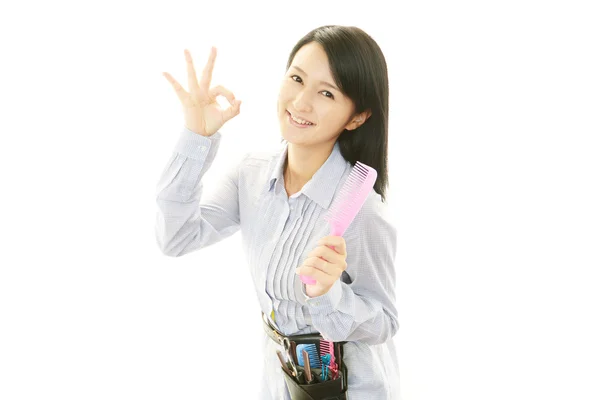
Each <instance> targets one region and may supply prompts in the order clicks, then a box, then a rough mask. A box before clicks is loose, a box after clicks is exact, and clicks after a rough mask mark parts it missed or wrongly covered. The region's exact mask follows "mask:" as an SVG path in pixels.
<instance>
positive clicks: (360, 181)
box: [325, 161, 377, 236]
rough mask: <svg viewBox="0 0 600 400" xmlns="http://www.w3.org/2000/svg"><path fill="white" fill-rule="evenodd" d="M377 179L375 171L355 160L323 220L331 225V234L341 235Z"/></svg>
mask: <svg viewBox="0 0 600 400" xmlns="http://www.w3.org/2000/svg"><path fill="white" fill-rule="evenodd" d="M376 180H377V171H376V170H375V169H373V168H371V167H369V166H368V165H366V164H363V163H361V162H360V161H357V162H356V164H355V165H354V167H353V168H352V171H351V172H350V175H348V178H347V179H346V182H344V186H342V188H341V189H340V192H339V194H338V195H337V197H336V198H335V200H334V202H333V204H332V205H331V207H330V208H329V211H328V212H327V214H326V215H325V220H326V221H327V222H329V223H330V225H331V226H332V231H333V232H332V235H334V236H342V235H343V233H344V231H345V230H346V228H347V227H348V226H349V225H350V223H351V222H352V220H354V217H356V214H358V211H359V210H360V208H361V207H362V205H363V204H364V202H365V200H366V199H367V196H368V195H369V192H370V191H371V189H373V185H374V184H375V181H376Z"/></svg>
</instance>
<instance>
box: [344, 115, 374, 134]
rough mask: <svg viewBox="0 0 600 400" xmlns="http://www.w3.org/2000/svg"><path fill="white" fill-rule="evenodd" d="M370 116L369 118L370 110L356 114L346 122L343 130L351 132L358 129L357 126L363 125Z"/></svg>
mask: <svg viewBox="0 0 600 400" xmlns="http://www.w3.org/2000/svg"><path fill="white" fill-rule="evenodd" d="M370 116H371V110H366V111H363V112H361V113H360V114H356V115H355V116H354V118H352V119H351V120H350V122H348V123H347V124H346V126H345V127H344V129H346V130H348V131H352V130H354V129H356V128H358V127H359V126H361V125H362V124H364V123H365V122H366V121H367V120H368V119H369V117H370Z"/></svg>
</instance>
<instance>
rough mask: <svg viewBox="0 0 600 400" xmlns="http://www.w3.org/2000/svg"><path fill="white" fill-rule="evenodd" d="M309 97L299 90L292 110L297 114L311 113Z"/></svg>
mask: <svg viewBox="0 0 600 400" xmlns="http://www.w3.org/2000/svg"><path fill="white" fill-rule="evenodd" d="M310 103H311V99H310V95H309V94H308V93H306V91H305V90H301V91H300V92H298V94H297V95H296V98H295V99H294V102H293V103H292V104H293V105H294V108H295V109H296V110H298V112H303V113H308V112H311V111H312V106H311V104H310Z"/></svg>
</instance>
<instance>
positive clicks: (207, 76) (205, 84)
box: [200, 46, 217, 92]
mask: <svg viewBox="0 0 600 400" xmlns="http://www.w3.org/2000/svg"><path fill="white" fill-rule="evenodd" d="M216 58H217V49H216V47H214V46H213V47H211V48H210V55H209V56H208V61H207V62H206V65H205V66H204V69H203V70H202V77H201V78H200V89H202V90H203V91H205V92H208V90H209V87H210V81H211V80H212V73H213V68H214V66H215V59H216Z"/></svg>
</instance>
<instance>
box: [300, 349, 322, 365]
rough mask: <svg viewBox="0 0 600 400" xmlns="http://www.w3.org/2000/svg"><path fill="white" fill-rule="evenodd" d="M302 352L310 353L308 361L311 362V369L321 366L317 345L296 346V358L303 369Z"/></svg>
mask: <svg viewBox="0 0 600 400" xmlns="http://www.w3.org/2000/svg"><path fill="white" fill-rule="evenodd" d="M302 350H306V352H307V353H308V361H310V367H311V368H319V367H320V366H321V359H320V357H319V352H318V351H317V345H315V344H312V343H311V344H298V345H296V357H297V358H298V363H299V365H300V366H301V367H304V357H302Z"/></svg>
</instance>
